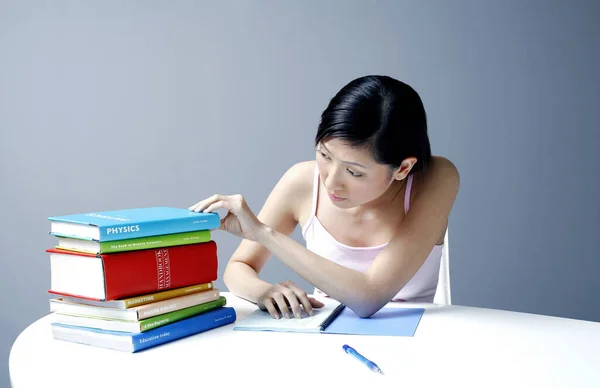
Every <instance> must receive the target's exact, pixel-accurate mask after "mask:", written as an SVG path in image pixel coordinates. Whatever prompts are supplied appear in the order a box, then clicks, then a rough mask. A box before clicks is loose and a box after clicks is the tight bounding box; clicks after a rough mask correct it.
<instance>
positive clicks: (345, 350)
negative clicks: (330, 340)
mask: <svg viewBox="0 0 600 388" xmlns="http://www.w3.org/2000/svg"><path fill="white" fill-rule="evenodd" d="M342 348H343V349H344V352H346V353H349V350H350V349H352V348H351V347H350V346H348V345H344V346H342Z"/></svg>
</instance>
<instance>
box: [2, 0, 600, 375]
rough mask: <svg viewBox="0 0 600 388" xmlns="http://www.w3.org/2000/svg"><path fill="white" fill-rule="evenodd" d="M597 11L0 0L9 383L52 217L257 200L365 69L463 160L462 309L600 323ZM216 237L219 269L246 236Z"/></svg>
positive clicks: (457, 252) (458, 249)
mask: <svg viewBox="0 0 600 388" xmlns="http://www.w3.org/2000/svg"><path fill="white" fill-rule="evenodd" d="M223 3H226V4H223ZM599 4H600V3H599V2H595V1H588V2H585V1H571V2H567V1H546V0H539V1H533V0H530V1H497V2H491V1H479V0H473V1H453V2H450V1H445V0H442V1H422V2H416V1H377V2H372V1H365V2H359V1H337V2H334V1H311V2H308V1H302V2H294V3H292V2H279V1H260V2H251V1H239V2H222V3H220V2H210V5H209V3H208V2H205V3H204V2H199V1H189V2H184V1H162V2H158V1H128V2H115V1H109V2H104V1H102V2H100V1H97V2H91V1H87V2H84V1H77V2H76V1H48V2H36V3H35V4H34V3H32V2H26V1H16V0H15V1H11V2H6V1H0V55H1V58H0V129H1V137H0V162H1V164H0V185H1V190H0V215H1V216H2V222H1V223H0V244H1V245H0V246H1V247H2V255H1V257H2V258H1V260H2V271H1V275H0V276H1V283H0V298H2V303H1V306H2V309H1V311H2V319H1V321H0V322H1V325H2V327H1V330H0V333H1V334H0V348H1V352H0V363H1V364H2V369H0V373H1V374H2V376H1V377H0V378H2V380H0V381H1V384H4V383H5V384H8V367H7V365H8V355H9V351H10V347H11V345H12V343H13V341H14V340H15V338H16V337H17V335H18V334H19V333H20V332H21V331H22V330H23V329H25V328H26V327H27V325H29V324H30V323H32V322H33V321H35V320H36V319H38V318H40V317H41V316H43V315H44V314H46V313H47V312H48V309H49V306H48V294H47V293H46V290H47V289H48V287H49V282H50V273H49V263H48V258H47V254H46V253H45V251H44V250H45V249H46V248H48V247H51V246H52V244H53V243H54V240H53V239H52V238H51V237H49V236H48V235H47V232H48V227H49V223H48V221H47V217H48V216H51V215H61V214H67V213H77V212H84V211H98V210H106V209H120V208H128V207H142V206H155V205H168V206H179V207H187V206H189V205H191V204H193V203H194V202H196V201H197V200H200V199H202V198H204V197H207V196H209V195H211V194H213V193H215V192H219V193H225V194H232V193H241V194H243V195H244V196H245V197H246V199H247V201H248V202H249V204H250V206H251V207H252V209H253V210H255V211H258V210H259V209H260V207H261V205H262V203H263V201H264V200H265V198H266V196H267V195H268V193H269V191H270V190H271V188H272V187H273V185H274V184H275V183H276V181H277V180H278V179H279V177H280V176H281V174H282V173H283V172H284V171H285V170H286V169H287V168H288V167H289V166H291V165H292V164H293V163H296V162H298V161H301V160H306V159H310V158H313V157H314V149H313V147H312V139H313V136H314V134H315V130H316V126H317V124H318V121H319V115H320V113H321V111H322V110H323V109H324V108H325V106H326V104H327V102H328V100H329V99H330V98H331V97H332V96H333V94H334V93H335V92H336V91H337V90H338V89H339V88H340V87H342V86H343V85H344V84H345V83H346V82H348V81H350V80H351V79H353V78H355V77H358V76H361V75H365V74H373V73H374V74H388V75H391V76H394V77H397V78H399V79H401V80H404V81H406V82H408V83H409V84H411V85H413V86H414V87H415V89H416V90H417V91H418V92H419V93H420V94H421V96H422V98H423V100H424V103H425V105H426V109H427V112H428V115H429V125H430V133H431V141H432V146H433V151H434V153H435V154H439V155H445V156H447V157H449V158H450V159H451V160H452V161H454V163H455V164H456V166H457V167H458V169H459V171H460V174H461V190H460V194H459V197H458V199H457V201H456V205H455V208H454V210H453V212H452V215H451V219H450V258H451V264H450V267H451V280H452V297H453V302H454V303H455V304H462V305H471V306H481V307H490V308H497V309H509V310H515V311H523V312H530V313H540V314H549V315H556V316H562V317H571V318H577V319H588V320H600V303H599V302H598V300H599V299H598V294H599V293H600V284H599V282H598V280H597V279H598V275H599V272H600V260H599V257H598V254H597V244H596V235H597V233H598V232H599V229H600V228H599V226H600V225H599V224H600V212H599V210H600V209H599V205H598V198H600V185H599V178H598V177H599V170H600V157H599V156H598V148H599V146H600V136H599V134H598V125H599V123H600V113H599V111H600V109H599V106H598V101H599V100H600V76H599V75H598V69H600V55H599V52H598V51H599V50H598V47H600V39H599V38H600V31H599V30H600V29H599V24H598V16H600V12H599V11H600V6H599ZM293 237H294V238H296V239H297V240H298V241H302V239H301V235H300V232H299V230H298V229H297V230H296V231H295V232H294V234H293ZM214 238H215V240H216V241H217V243H218V244H219V254H220V271H219V276H222V274H223V269H224V267H225V264H226V263H227V260H228V257H229V256H230V254H231V253H232V252H233V250H234V249H235V247H236V244H237V243H238V240H237V239H236V238H235V237H232V236H227V235H224V234H223V233H222V232H221V233H215V234H214ZM263 276H264V278H265V279H267V280H269V281H272V282H276V281H280V280H285V279H292V280H294V281H297V282H298V283H299V284H300V285H302V286H303V287H304V288H305V289H307V290H311V288H310V286H309V285H308V284H307V283H306V282H304V281H302V280H301V279H299V278H298V277H297V276H295V275H294V274H293V273H291V272H290V271H289V270H288V269H287V268H286V267H284V266H283V265H282V264H280V263H279V262H277V261H276V260H272V261H270V262H269V264H268V265H267V267H266V268H265V270H264V274H263ZM217 285H218V286H219V287H222V288H223V287H224V286H223V283H222V281H221V280H219V281H218V282H217ZM33 351H35V350H33Z"/></svg>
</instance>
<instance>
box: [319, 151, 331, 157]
mask: <svg viewBox="0 0 600 388" xmlns="http://www.w3.org/2000/svg"><path fill="white" fill-rule="evenodd" d="M319 153H320V154H321V156H322V157H324V158H325V159H329V157H328V156H327V155H325V154H324V153H323V152H321V151H319Z"/></svg>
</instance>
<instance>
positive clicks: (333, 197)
mask: <svg viewBox="0 0 600 388" xmlns="http://www.w3.org/2000/svg"><path fill="white" fill-rule="evenodd" d="M327 194H329V198H331V200H332V201H336V202H338V201H343V200H344V199H346V198H342V197H338V196H336V195H333V194H331V193H330V192H327Z"/></svg>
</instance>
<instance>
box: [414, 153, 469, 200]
mask: <svg viewBox="0 0 600 388" xmlns="http://www.w3.org/2000/svg"><path fill="white" fill-rule="evenodd" d="M415 180H416V183H417V184H416V185H415V186H416V188H417V189H416V190H415V192H414V193H413V195H412V196H411V197H413V196H417V195H418V192H420V191H423V190H425V191H429V190H434V191H435V192H438V193H439V192H441V193H446V195H451V196H452V195H456V193H457V191H458V187H459V185H460V175H459V173H458V169H457V168H456V166H455V165H454V163H453V162H452V161H450V160H449V159H448V158H445V157H443V156H432V157H431V161H430V163H429V166H428V167H427V170H426V171H425V172H421V173H418V174H416V176H415Z"/></svg>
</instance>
